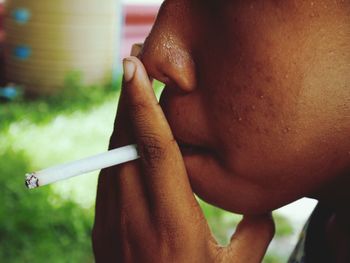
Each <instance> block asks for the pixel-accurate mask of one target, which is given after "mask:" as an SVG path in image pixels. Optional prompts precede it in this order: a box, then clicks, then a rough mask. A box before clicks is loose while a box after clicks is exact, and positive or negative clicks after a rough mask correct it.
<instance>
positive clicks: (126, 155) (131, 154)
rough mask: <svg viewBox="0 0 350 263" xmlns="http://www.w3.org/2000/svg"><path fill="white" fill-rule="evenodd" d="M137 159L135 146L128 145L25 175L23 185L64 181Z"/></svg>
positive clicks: (33, 185) (36, 185)
mask: <svg viewBox="0 0 350 263" xmlns="http://www.w3.org/2000/svg"><path fill="white" fill-rule="evenodd" d="M138 158H139V155H138V153H137V148H136V145H128V146H124V147H120V148H117V149H114V150H110V151H108V152H105V153H101V154H98V155H95V156H91V157H87V158H85V159H81V160H78V161H73V162H69V163H65V164H61V165H57V166H53V167H50V168H47V169H44V170H41V171H38V172H33V173H28V174H26V179H25V184H26V186H27V187H28V188H29V189H33V188H36V187H39V186H43V185H47V184H51V183H54V182H57V181H61V180H65V179H68V178H71V177H73V176H77V175H81V174H85V173H89V172H92V171H96V170H100V169H104V168H107V167H111V166H114V165H118V164H121V163H126V162H129V161H133V160H136V159H138Z"/></svg>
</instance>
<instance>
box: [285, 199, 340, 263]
mask: <svg viewBox="0 0 350 263" xmlns="http://www.w3.org/2000/svg"><path fill="white" fill-rule="evenodd" d="M332 215H333V211H332V210H331V209H329V208H328V207H326V206H325V205H323V204H321V203H318V205H317V206H316V208H315V210H314V211H313V212H312V214H311V216H310V218H309V220H308V221H307V222H306V224H305V226H304V229H303V230H302V232H301V234H300V237H299V241H298V243H297V245H296V247H295V249H294V251H293V253H292V255H291V257H290V258H289V260H288V263H333V262H335V257H334V255H332V254H331V252H330V249H329V246H328V245H327V239H326V233H325V229H326V225H327V223H328V221H329V219H330V218H331V216H332Z"/></svg>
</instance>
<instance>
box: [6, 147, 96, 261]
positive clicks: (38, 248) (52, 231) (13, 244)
mask: <svg viewBox="0 0 350 263" xmlns="http://www.w3.org/2000/svg"><path fill="white" fill-rule="evenodd" d="M30 168H31V167H30V159H29V158H28V156H26V155H25V154H23V153H21V152H14V151H13V150H11V149H1V153H0V196H1V198H0V199H1V202H2V205H1V206H0V224H1V225H0V247H1V249H0V262H13V263H17V262H18V263H23V262H37V263H40V262H43V263H44V262H50V263H55V262H92V252H91V245H90V229H91V223H92V220H91V219H92V211H89V210H84V209H82V208H80V207H79V206H78V205H77V204H76V203H74V202H73V201H70V200H62V199H61V198H60V197H59V196H57V195H56V194H54V193H53V192H52V191H51V190H50V187H45V188H43V189H40V190H33V191H28V190H27V189H26V188H25V186H24V183H23V171H29V170H30ZM21 175H22V176H21Z"/></svg>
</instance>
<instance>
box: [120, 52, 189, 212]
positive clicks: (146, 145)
mask: <svg viewBox="0 0 350 263" xmlns="http://www.w3.org/2000/svg"><path fill="white" fill-rule="evenodd" d="M124 72H125V73H124V76H125V81H126V83H125V87H124V89H125V93H126V94H127V97H128V103H129V113H130V118H131V121H132V124H133V128H134V129H133V130H134V132H135V137H136V141H137V144H138V151H139V154H140V156H141V160H142V167H143V172H144V173H145V174H146V176H147V179H146V184H147V189H148V191H149V194H150V195H151V198H152V200H153V202H154V205H155V206H159V205H163V206H167V207H170V206H173V211H175V210H176V209H177V208H179V210H177V211H182V212H183V211H184V210H186V209H185V207H184V206H185V205H186V204H187V205H188V204H189V200H193V201H194V202H195V199H194V197H193V194H192V190H191V188H190V184H189V181H188V178H187V174H186V170H185V166H184V163H183V160H182V156H181V154H180V151H179V148H178V145H177V143H176V141H175V140H174V137H173V135H172V133H171V130H170V128H169V125H168V122H167V120H166V118H165V116H164V114H163V111H162V109H161V107H160V106H159V104H158V101H157V99H156V96H155V94H154V92H153V88H152V86H151V83H150V81H149V78H148V76H147V73H146V71H145V69H144V67H143V65H142V63H141V62H140V61H139V60H138V59H137V58H135V57H129V58H127V59H125V60H124ZM191 205H193V203H192V204H191ZM179 206H181V209H180V207H179ZM163 208H164V207H163Z"/></svg>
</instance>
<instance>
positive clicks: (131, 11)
mask: <svg viewBox="0 0 350 263" xmlns="http://www.w3.org/2000/svg"><path fill="white" fill-rule="evenodd" d="M158 10H159V5H124V6H123V16H124V24H123V27H122V41H121V54H120V56H121V58H124V57H127V56H129V54H130V50H131V46H132V44H134V43H143V42H144V40H145V38H146V37H147V35H148V34H149V32H150V31H151V29H152V26H153V24H154V21H155V20H156V16H157V13H158Z"/></svg>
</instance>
